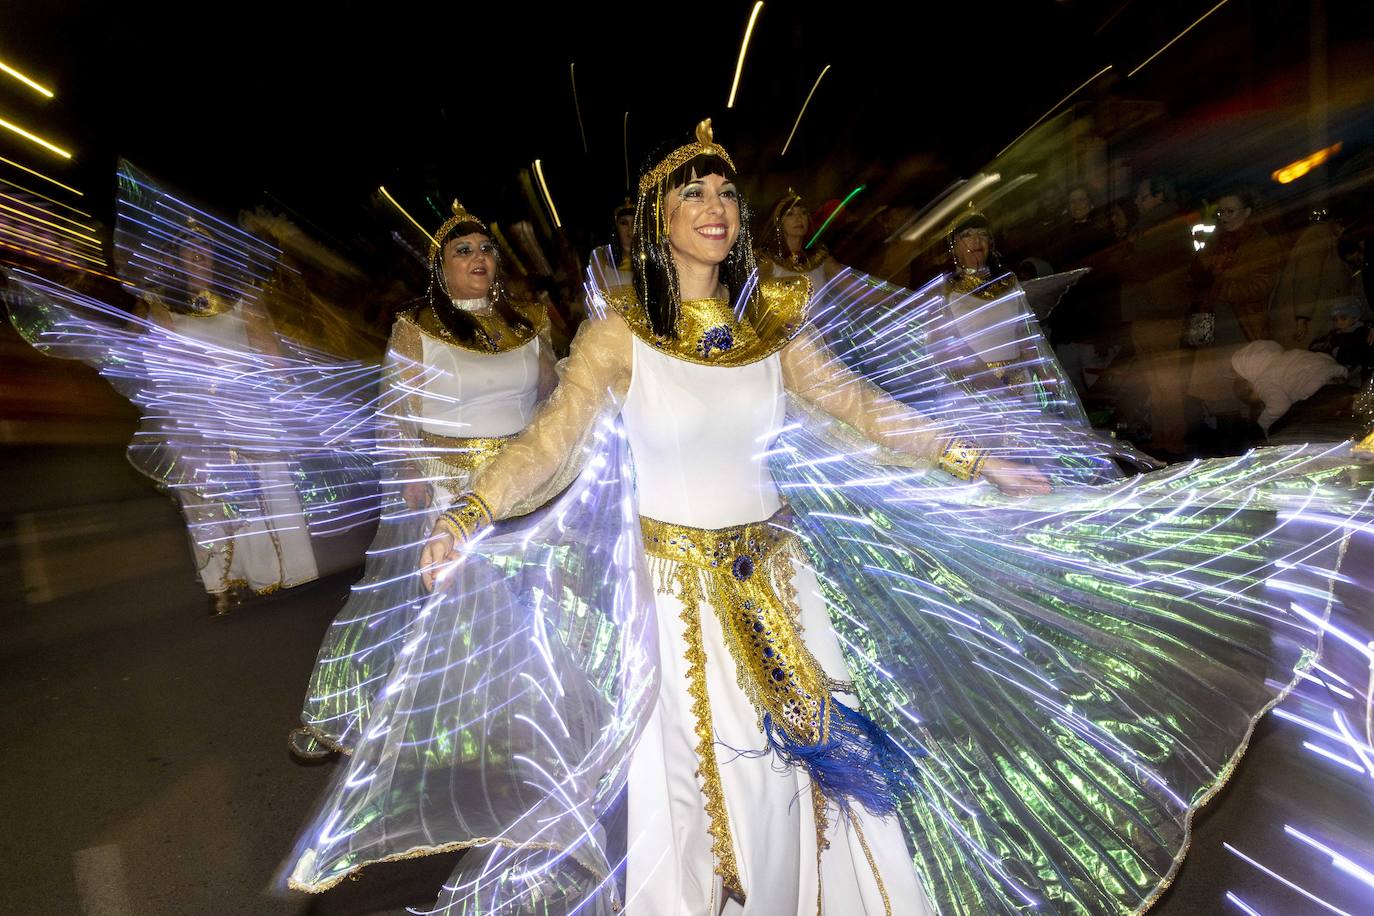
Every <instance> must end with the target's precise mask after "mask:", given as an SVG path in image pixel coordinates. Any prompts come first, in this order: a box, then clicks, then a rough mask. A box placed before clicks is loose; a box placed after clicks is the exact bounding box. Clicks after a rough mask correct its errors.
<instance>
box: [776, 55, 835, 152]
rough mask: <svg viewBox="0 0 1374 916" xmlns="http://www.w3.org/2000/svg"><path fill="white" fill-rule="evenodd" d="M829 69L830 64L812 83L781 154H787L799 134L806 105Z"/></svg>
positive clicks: (822, 69)
mask: <svg viewBox="0 0 1374 916" xmlns="http://www.w3.org/2000/svg"><path fill="white" fill-rule="evenodd" d="M829 69H830V65H829V64H826V65H825V66H824V67H822V68H821V74H820V76H818V77H816V82H814V83H812V84H811V91H810V92H808V93H807V94H806V101H805V102H802V107H801V111H799V112H797V120H795V121H793V122H792V132H791V133H790V134H788V135H787V142H786V143H784V144H783V145H782V153H781V155H783V156H786V155H787V148H788V147H789V146H791V145H792V138H793V137H795V136H796V135H797V127H798V126H799V125H800V124H801V119H802V115H804V114H806V106H807V105H810V104H811V96H813V95H815V94H816V87H817V86H819V85H820V84H821V79H822V77H824V76H825V74H826V71H828V70H829Z"/></svg>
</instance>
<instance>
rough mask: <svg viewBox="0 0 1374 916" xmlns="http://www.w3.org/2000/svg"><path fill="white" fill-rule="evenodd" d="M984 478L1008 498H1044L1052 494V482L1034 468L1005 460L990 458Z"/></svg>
mask: <svg viewBox="0 0 1374 916" xmlns="http://www.w3.org/2000/svg"><path fill="white" fill-rule="evenodd" d="M983 476H984V477H985V478H987V480H988V482H989V483H991V484H992V485H993V486H994V487H996V488H997V489H999V490H1001V491H1002V492H1003V493H1005V494H1007V495H1008V496H1043V495H1044V494H1046V493H1048V492H1050V481H1049V478H1047V477H1046V476H1045V475H1044V474H1042V473H1040V471H1039V470H1037V469H1036V468H1035V467H1034V466H1032V465H1029V464H1024V463H1022V462H1020V461H1008V460H1007V459H1005V458H989V459H988V460H987V462H986V463H985V464H984V465H983Z"/></svg>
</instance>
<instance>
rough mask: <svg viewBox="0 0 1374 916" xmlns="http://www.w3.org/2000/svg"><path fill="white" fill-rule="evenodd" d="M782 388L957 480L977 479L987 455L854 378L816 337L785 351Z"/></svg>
mask: <svg viewBox="0 0 1374 916" xmlns="http://www.w3.org/2000/svg"><path fill="white" fill-rule="evenodd" d="M781 355H782V378H783V385H784V387H785V388H786V389H787V390H788V391H790V392H791V393H792V394H794V395H796V396H797V397H799V398H801V399H802V400H803V401H805V402H806V403H807V404H808V405H810V406H812V407H814V408H817V409H819V410H820V411H822V412H824V413H826V414H829V415H830V416H832V417H834V418H835V419H837V420H840V421H842V422H843V423H845V424H847V425H848V426H850V427H852V428H854V429H855V430H857V431H858V432H859V433H861V434H862V435H863V436H864V437H865V438H866V439H868V440H869V441H871V442H875V443H877V444H878V445H881V446H883V447H885V448H887V449H890V450H891V451H893V452H896V453H898V454H900V455H904V456H907V457H911V458H916V459H919V460H921V461H924V462H930V463H933V464H939V465H940V466H941V467H942V468H944V469H945V470H946V471H949V472H950V473H951V474H954V475H955V476H957V477H962V478H965V479H968V478H970V477H974V476H977V474H978V472H979V471H981V470H982V463H983V461H985V460H986V453H985V452H983V451H982V450H981V449H977V448H976V447H975V446H974V445H973V444H972V443H969V442H967V441H965V440H963V439H960V438H959V430H958V429H957V428H955V427H954V426H953V425H952V424H944V423H940V422H938V421H934V420H931V419H929V418H927V417H924V416H922V415H921V414H920V413H918V412H916V411H915V410H913V409H911V408H910V407H908V406H906V405H905V404H903V403H901V402H900V401H898V400H896V399H895V398H893V397H892V396H891V395H889V394H887V392H885V391H883V390H882V389H881V388H879V387H878V386H877V385H874V384H873V383H872V382H870V381H868V380H867V379H865V378H864V377H863V376H861V375H859V374H857V373H855V372H854V371H853V370H851V369H850V368H849V367H848V366H846V365H845V364H844V363H843V362H842V361H841V360H840V358H839V357H838V356H836V355H835V354H834V353H833V352H831V350H830V349H829V348H828V347H827V346H826V345H825V344H824V342H822V341H821V340H820V338H819V337H818V336H817V335H816V334H815V333H814V332H809V331H804V332H803V333H801V334H799V335H798V336H797V337H796V338H794V339H793V340H792V342H791V343H789V344H788V345H787V346H786V347H784V348H783V350H782V354H781Z"/></svg>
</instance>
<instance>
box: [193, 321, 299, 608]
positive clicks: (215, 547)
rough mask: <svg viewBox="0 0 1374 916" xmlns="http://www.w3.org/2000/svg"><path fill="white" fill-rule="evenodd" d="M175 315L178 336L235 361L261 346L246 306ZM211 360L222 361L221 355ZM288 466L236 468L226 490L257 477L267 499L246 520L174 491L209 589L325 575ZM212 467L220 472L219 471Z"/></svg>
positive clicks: (258, 586) (271, 586) (258, 587)
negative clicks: (212, 312) (206, 313)
mask: <svg viewBox="0 0 1374 916" xmlns="http://www.w3.org/2000/svg"><path fill="white" fill-rule="evenodd" d="M167 315H168V318H169V320H168V324H169V326H170V329H171V330H172V331H173V332H174V333H176V334H179V335H181V336H183V337H188V338H191V339H193V340H196V341H199V342H201V343H204V344H208V345H210V346H212V347H222V348H223V349H224V350H225V351H226V352H227V354H228V355H226V357H225V358H226V359H228V360H233V359H235V357H234V356H233V355H232V354H234V353H246V352H251V350H252V349H253V347H252V344H251V342H250V340H249V337H248V326H247V323H248V321H249V320H251V319H250V317H249V316H248V315H247V314H246V313H245V311H244V309H243V306H242V304H241V303H240V304H236V305H235V306H234V307H233V308H232V309H229V310H227V311H225V312H223V313H221V314H218V315H209V316H193V315H182V314H179V313H176V312H168V313H167ZM209 358H211V359H213V358H214V356H213V353H212V354H210V357H209ZM286 468H287V464H286V462H285V461H276V462H274V461H272V460H270V459H264V458H262V457H261V456H259V457H258V458H257V459H256V460H255V464H254V466H253V467H252V468H251V469H250V470H243V469H232V470H231V471H230V473H232V474H233V475H234V478H233V481H232V483H227V482H226V483H225V484H224V486H225V488H226V489H229V490H242V489H244V487H245V481H244V479H243V475H245V474H246V475H250V476H251V477H252V478H253V480H254V485H253V489H254V490H255V491H256V495H255V497H254V498H255V499H257V500H258V501H259V502H260V503H261V512H260V513H259V515H260V518H257V519H254V520H252V521H249V522H247V523H244V524H234V523H233V522H231V521H226V520H225V518H224V512H223V510H222V508H221V505H220V503H218V502H216V501H214V500H213V499H207V498H205V497H204V496H202V495H201V494H199V493H197V492H195V491H194V490H191V489H189V488H185V487H178V488H176V489H174V490H173V493H174V494H175V495H176V499H177V501H178V502H179V503H180V505H181V510H182V514H183V515H184V516H185V517H186V526H187V531H188V533H189V534H190V537H191V549H192V550H193V551H194V553H195V560H196V569H197V571H198V573H199V575H200V579H201V583H202V584H203V585H204V586H205V591H206V592H208V593H210V594H212V595H213V594H217V593H219V592H223V591H226V590H228V589H229V588H230V587H231V586H234V585H243V586H246V587H247V588H249V589H251V590H252V591H253V592H254V593H259V594H261V593H264V592H271V591H275V590H277V589H279V588H289V587H291V586H293V585H300V584H301V583H303V582H309V581H311V580H313V579H316V578H318V577H319V569H318V567H317V565H316V562H315V550H314V547H313V546H312V545H311V543H310V527H309V525H308V524H307V522H306V520H305V516H304V515H303V514H302V513H301V504H300V500H299V499H298V497H297V495H296V489H295V485H294V484H293V483H292V480H291V477H290V475H289V474H288V473H287V470H286ZM204 471H205V473H206V474H212V473H214V471H215V469H214V468H206V469H204Z"/></svg>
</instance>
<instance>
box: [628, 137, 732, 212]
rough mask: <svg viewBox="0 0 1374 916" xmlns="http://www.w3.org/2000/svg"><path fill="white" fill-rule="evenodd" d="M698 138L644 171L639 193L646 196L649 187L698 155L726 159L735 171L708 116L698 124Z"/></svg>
mask: <svg viewBox="0 0 1374 916" xmlns="http://www.w3.org/2000/svg"><path fill="white" fill-rule="evenodd" d="M696 135H697V139H696V142H695V143H688V144H687V145H686V146H679V147H678V148H677V149H675V150H673V151H672V152H671V153H669V154H668V156H667V158H665V159H664V160H663V161H662V162H660V163H659V164H658V165H656V166H654V167H653V168H651V169H649V171H647V172H645V173H644V177H643V178H640V179H639V194H640V196H641V197H642V196H644V195H645V194H647V193H649V189H650V188H652V187H653V186H654V185H656V184H659V183H660V182H662V181H663V180H664V179H665V178H667V177H668V176H669V175H671V174H672V173H673V172H675V171H676V170H677V169H678V168H679V167H681V166H683V165H685V164H687V163H688V162H691V161H692V160H693V159H695V158H697V157H698V156H718V157H720V158H721V159H723V160H725V164H726V165H728V166H730V170H731V171H734V168H735V163H734V162H733V161H732V160H731V159H730V154H729V153H727V152H726V151H725V147H723V146H721V145H719V144H718V143H716V141H715V137H713V136H712V134H711V119H710V118H707V119H706V120H704V121H702V122H701V123H700V124H698V125H697V130H696Z"/></svg>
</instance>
